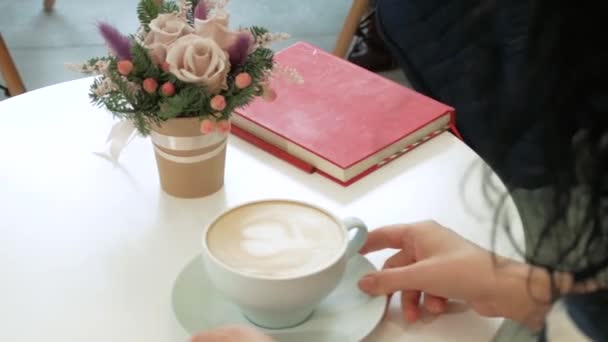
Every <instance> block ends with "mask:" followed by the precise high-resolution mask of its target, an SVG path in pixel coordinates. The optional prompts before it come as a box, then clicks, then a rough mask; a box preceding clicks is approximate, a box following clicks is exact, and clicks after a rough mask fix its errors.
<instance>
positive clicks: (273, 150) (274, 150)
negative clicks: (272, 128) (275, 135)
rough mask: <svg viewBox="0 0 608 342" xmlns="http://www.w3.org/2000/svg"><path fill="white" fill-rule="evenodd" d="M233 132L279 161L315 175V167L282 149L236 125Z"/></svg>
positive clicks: (232, 129)
mask: <svg viewBox="0 0 608 342" xmlns="http://www.w3.org/2000/svg"><path fill="white" fill-rule="evenodd" d="M231 132H232V134H234V135H236V136H237V137H239V138H241V139H243V140H245V141H247V142H249V143H251V144H252V145H255V146H257V147H259V148H261V149H262V150H264V151H266V152H268V153H270V154H272V155H274V156H276V157H277V158H279V159H282V160H284V161H286V162H288V163H289V164H292V165H293V166H295V167H297V168H298V169H300V170H302V171H305V172H307V173H313V172H315V171H316V168H315V167H314V166H312V165H310V164H308V163H307V162H305V161H303V160H301V159H299V158H296V157H294V156H292V155H291V154H289V153H287V152H285V151H283V150H282V149H280V148H278V147H276V146H274V145H272V144H269V143H268V142H266V141H265V140H263V139H260V138H258V137H256V136H255V135H253V134H251V133H249V132H247V131H245V130H243V129H241V128H239V127H237V126H235V125H232V127H231Z"/></svg>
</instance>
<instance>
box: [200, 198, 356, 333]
mask: <svg viewBox="0 0 608 342" xmlns="http://www.w3.org/2000/svg"><path fill="white" fill-rule="evenodd" d="M351 230H355V231H356V232H355V234H354V236H353V237H352V238H349V235H350V234H349V232H350V231H351ZM366 238H367V227H366V226H365V224H364V223H363V222H362V221H361V220H359V219H357V218H352V217H351V218H346V219H343V220H341V219H338V218H336V217H335V216H334V215H333V214H331V213H329V212H328V211H326V210H324V209H322V208H319V207H317V206H314V205H312V204H308V203H304V202H299V201H292V200H262V201H255V202H249V203H246V204H242V205H239V206H237V207H234V208H232V209H229V210H227V211H226V212H224V213H223V214H221V215H219V216H218V217H217V218H215V219H214V220H213V221H212V222H211V223H210V224H209V225H208V226H207V227H206V229H205V232H204V234H203V261H204V264H205V269H206V271H207V274H208V277H209V279H210V280H211V282H212V283H213V284H214V285H215V287H216V288H217V289H218V290H219V291H220V292H221V293H223V295H224V296H225V297H226V298H228V299H229V300H230V301H232V302H233V303H234V304H236V305H237V306H238V307H239V308H240V310H241V312H242V313H243V314H244V315H245V317H246V318H247V319H248V320H249V321H251V322H252V323H254V324H256V325H258V326H260V327H263V328H268V329H282V328H288V327H293V326H296V325H298V324H300V323H303V322H304V321H306V320H307V319H308V318H309V317H310V316H311V315H312V313H313V312H314V309H315V308H316V307H317V306H318V305H319V303H320V302H321V301H322V300H323V299H324V298H325V297H326V296H328V295H329V294H330V293H331V292H332V291H333V290H334V289H335V288H336V286H337V285H338V283H339V282H340V280H341V278H342V275H343V274H344V270H345V269H346V263H347V262H348V260H349V259H350V258H351V257H352V256H353V255H355V254H356V253H357V252H358V251H359V249H361V247H362V246H363V244H364V243H365V240H366Z"/></svg>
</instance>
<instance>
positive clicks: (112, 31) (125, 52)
mask: <svg viewBox="0 0 608 342" xmlns="http://www.w3.org/2000/svg"><path fill="white" fill-rule="evenodd" d="M97 28H98V29H99V32H100V33H101V36H102V37H103V39H104V40H105V41H106V44H107V45H108V46H109V47H110V49H112V51H114V53H115V54H116V57H118V59H119V60H131V40H130V39H129V37H126V36H124V35H123V34H122V33H120V32H119V31H118V30H117V29H116V28H115V27H113V26H112V25H110V24H107V23H103V22H100V23H99V24H98V25H97Z"/></svg>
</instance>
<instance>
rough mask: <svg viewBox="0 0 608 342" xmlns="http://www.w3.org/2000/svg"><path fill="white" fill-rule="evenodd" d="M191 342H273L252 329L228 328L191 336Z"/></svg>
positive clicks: (241, 327)
mask: <svg viewBox="0 0 608 342" xmlns="http://www.w3.org/2000/svg"><path fill="white" fill-rule="evenodd" d="M190 341H191V342H273V339H272V338H270V337H269V336H266V335H264V334H262V333H261V332H259V331H257V330H256V329H254V328H249V327H246V326H230V327H223V328H218V329H213V330H209V331H205V332H202V333H200V334H198V335H196V336H193V337H192V339H191V340H190Z"/></svg>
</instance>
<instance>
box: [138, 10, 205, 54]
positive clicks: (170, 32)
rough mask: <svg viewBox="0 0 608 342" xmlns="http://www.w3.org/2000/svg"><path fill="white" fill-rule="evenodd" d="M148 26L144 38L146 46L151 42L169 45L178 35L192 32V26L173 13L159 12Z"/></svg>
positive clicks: (181, 35)
mask: <svg viewBox="0 0 608 342" xmlns="http://www.w3.org/2000/svg"><path fill="white" fill-rule="evenodd" d="M148 26H149V27H150V32H148V34H147V35H146V38H145V39H144V43H145V44H146V46H150V45H151V44H162V45H164V46H169V45H170V44H172V43H173V42H175V41H176V40H177V39H179V38H180V37H183V36H185V35H187V34H190V33H192V32H193V29H192V27H190V25H188V23H187V22H186V21H184V20H183V19H181V18H179V17H178V16H177V15H176V14H175V13H165V14H159V15H158V16H157V17H156V18H155V19H154V20H152V21H151V22H150V24H149V25H148Z"/></svg>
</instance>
